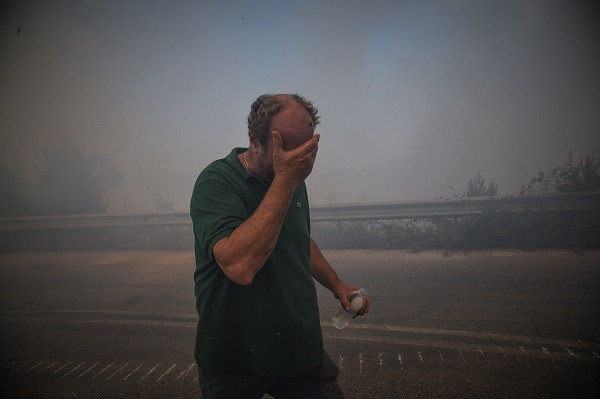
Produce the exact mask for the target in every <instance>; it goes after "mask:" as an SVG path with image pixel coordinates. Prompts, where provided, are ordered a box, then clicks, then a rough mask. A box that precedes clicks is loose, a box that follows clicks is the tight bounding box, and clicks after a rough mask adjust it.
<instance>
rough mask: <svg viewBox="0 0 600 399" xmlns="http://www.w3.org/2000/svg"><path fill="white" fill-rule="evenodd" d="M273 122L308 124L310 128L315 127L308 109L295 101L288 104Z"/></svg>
mask: <svg viewBox="0 0 600 399" xmlns="http://www.w3.org/2000/svg"><path fill="white" fill-rule="evenodd" d="M272 122H274V123H273V124H281V123H289V122H295V123H306V124H307V125H308V126H310V127H313V125H314V123H313V120H312V117H311V116H310V114H309V113H308V111H307V110H306V108H304V107H303V106H302V105H301V104H298V103H297V102H295V101H292V102H290V103H289V104H286V105H285V106H284V108H283V109H282V110H281V111H279V112H278V113H277V114H276V115H275V116H274V117H273V121H272Z"/></svg>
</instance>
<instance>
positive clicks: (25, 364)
mask: <svg viewBox="0 0 600 399" xmlns="http://www.w3.org/2000/svg"><path fill="white" fill-rule="evenodd" d="M29 363H31V360H30V361H28V362H26V363H24V364H22V365H20V366H19V367H17V368H16V369H14V370H13V371H11V372H10V374H12V373H14V372H15V371H17V370H19V369H22V368H23V367H25V366H27V365H28V364H29Z"/></svg>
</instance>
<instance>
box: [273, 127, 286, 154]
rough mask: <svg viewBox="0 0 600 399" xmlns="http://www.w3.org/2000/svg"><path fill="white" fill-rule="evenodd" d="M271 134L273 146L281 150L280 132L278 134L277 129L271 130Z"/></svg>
mask: <svg viewBox="0 0 600 399" xmlns="http://www.w3.org/2000/svg"><path fill="white" fill-rule="evenodd" d="M271 136H273V148H276V149H278V150H283V139H282V138H281V134H279V132H278V131H276V130H273V131H272V132H271Z"/></svg>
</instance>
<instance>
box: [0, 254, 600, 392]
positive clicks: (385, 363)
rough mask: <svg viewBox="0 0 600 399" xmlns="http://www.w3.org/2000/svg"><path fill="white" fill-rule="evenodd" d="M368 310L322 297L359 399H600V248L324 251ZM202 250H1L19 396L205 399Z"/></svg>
mask: <svg viewBox="0 0 600 399" xmlns="http://www.w3.org/2000/svg"><path fill="white" fill-rule="evenodd" d="M325 255H326V257H327V258H328V259H329V260H330V262H331V263H332V264H333V265H334V267H335V269H336V270H337V271H338V274H339V275H340V276H341V277H342V278H343V279H345V280H347V281H348V282H352V283H355V284H357V285H361V286H363V287H365V288H366V289H367V290H368V291H369V294H370V297H371V298H372V299H373V307H372V309H371V313H370V314H369V315H368V316H366V317H364V318H361V319H360V320H354V321H352V322H351V324H350V325H349V326H348V327H347V328H346V329H344V330H336V329H334V328H333V327H331V325H330V318H331V315H332V314H333V313H335V311H336V310H337V308H338V306H339V305H338V303H337V302H336V301H335V300H334V298H333V297H332V296H331V294H330V293H329V292H328V291H326V290H324V289H322V288H319V290H318V293H319V304H320V309H321V319H322V324H323V333H324V337H325V347H326V349H327V351H328V352H329V354H330V355H331V357H332V358H333V359H334V360H335V361H336V362H337V363H338V365H339V367H340V370H341V374H340V384H341V385H342V387H343V388H344V390H345V394H346V397H347V398H396V397H398V398H482V397H485V398H550V397H556V398H563V397H564V398H574V397H581V398H596V397H600V378H599V377H600V312H599V310H600V290H599V282H600V253H598V252H590V253H586V254H585V255H583V256H581V255H576V254H572V253H569V252H557V251H547V252H522V251H485V252H474V253H471V254H462V253H455V254H452V255H451V256H449V257H445V256H443V254H442V253H441V252H423V253H417V254H412V253H407V252H403V251H326V252H325ZM193 265H194V260H193V253H191V252H86V253H40V254H0V326H1V329H0V334H1V335H0V337H1V348H2V352H1V357H0V384H1V385H0V387H1V392H2V394H3V397H10V398H37V397H40V398H89V397H95V398H118V397H122V398H192V397H198V396H199V393H198V388H197V371H196V367H195V364H194V361H193V356H192V352H193V340H194V333H195V327H196V315H195V310H194V299H193V284H192V273H193V267H194V266H193Z"/></svg>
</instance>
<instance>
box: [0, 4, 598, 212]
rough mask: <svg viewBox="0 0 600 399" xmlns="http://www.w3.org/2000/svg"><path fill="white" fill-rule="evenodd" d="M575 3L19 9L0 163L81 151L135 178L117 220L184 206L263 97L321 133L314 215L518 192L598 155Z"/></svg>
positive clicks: (2, 95) (237, 141)
mask: <svg viewBox="0 0 600 399" xmlns="http://www.w3.org/2000/svg"><path fill="white" fill-rule="evenodd" d="M592 4H593V2H589V3H588V2H578V1H562V2H556V1H439V2H438V1H298V2H276V1H272V2H271V1H204V2H202V1H172V2H171V1H169V2H167V1H75V0H73V1H15V2H13V4H12V6H10V5H4V6H2V7H3V8H2V10H1V11H0V15H2V16H1V17H0V20H1V21H2V23H1V24H0V30H1V31H0V32H1V34H0V45H1V48H2V60H1V63H0V87H1V88H2V89H1V90H0V127H1V128H0V132H1V137H0V156H1V160H2V163H5V164H9V165H11V166H12V167H13V168H18V169H19V170H20V171H22V172H23V173H24V174H26V175H28V176H33V175H34V174H35V168H34V167H33V166H32V165H36V164H39V163H40V162H42V161H41V160H42V158H43V157H42V155H43V150H44V148H46V147H48V146H56V145H58V144H59V142H60V138H61V137H65V136H66V137H69V138H71V139H72V140H74V141H75V142H77V143H79V144H81V145H83V146H85V147H86V149H87V151H88V152H98V153H101V154H106V155H107V156H108V158H110V159H111V160H112V161H113V162H114V163H116V165H117V167H118V169H119V171H120V172H121V173H122V174H123V177H124V178H123V180H122V182H121V183H119V185H118V186H117V187H116V188H115V189H114V190H113V192H111V194H110V196H111V201H112V202H113V203H114V204H115V207H114V208H112V209H109V211H117V208H121V209H123V208H124V204H126V205H127V211H128V212H137V211H151V210H152V208H151V202H152V201H151V198H152V193H153V192H161V193H163V194H164V195H167V196H170V197H171V198H173V199H174V200H175V206H176V208H177V209H181V210H185V209H187V207H188V201H189V196H190V193H191V189H192V186H193V183H194V180H195V178H196V176H197V174H198V173H199V171H200V170H201V169H202V168H203V167H204V166H206V165H207V164H208V163H209V162H211V161H212V160H214V159H216V158H221V157H223V156H225V155H226V154H227V153H228V152H229V151H230V150H231V148H232V147H234V146H244V145H246V143H247V136H246V133H247V132H246V126H245V118H246V115H247V113H248V111H249V107H250V104H251V103H252V101H253V100H254V99H255V98H256V97H257V96H258V95H259V94H262V93H265V92H299V93H301V94H303V95H305V96H306V97H307V98H309V99H312V100H314V102H315V105H316V106H317V107H318V108H319V110H320V113H321V115H322V124H321V125H320V126H319V128H318V133H320V134H321V142H320V147H319V155H318V157H317V163H316V166H315V169H314V171H313V174H312V175H311V176H310V177H309V179H308V180H307V184H308V187H309V194H310V196H311V201H312V203H314V204H323V203H329V202H356V201H360V200H366V201H394V200H415V199H431V198H434V197H435V196H439V195H449V194H450V193H449V192H448V189H446V188H445V186H453V187H454V192H455V193H459V192H461V191H463V190H465V189H466V187H465V186H466V181H467V179H468V178H469V177H472V176H473V175H474V174H475V173H477V171H478V170H481V173H482V175H483V176H484V177H486V178H487V179H488V180H494V181H495V182H496V183H497V184H498V186H499V194H505V193H514V192H516V191H518V189H519V186H520V184H522V183H526V182H527V181H528V180H529V179H530V178H531V177H533V176H534V175H536V174H537V172H538V171H539V170H546V171H549V170H550V169H552V168H553V167H554V166H556V165H558V164H562V163H564V162H565V161H566V158H567V153H568V151H569V150H573V151H574V154H575V156H576V157H579V156H580V155H585V154H592V153H593V152H594V151H599V150H600V134H598V133H599V132H600V129H599V128H600V52H599V51H598V49H599V48H600V46H599V45H598V44H599V43H598V39H597V38H598V37H600V35H599V34H598V33H599V32H598V30H599V28H598V26H600V25H599V24H598V21H599V18H598V17H599V16H600V15H599V13H598V8H597V7H593V6H592Z"/></svg>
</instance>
